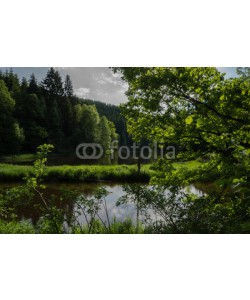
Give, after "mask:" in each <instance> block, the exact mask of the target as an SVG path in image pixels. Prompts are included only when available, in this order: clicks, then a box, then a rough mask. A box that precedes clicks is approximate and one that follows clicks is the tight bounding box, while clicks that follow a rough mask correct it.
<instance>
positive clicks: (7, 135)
mask: <svg viewBox="0 0 250 300" xmlns="http://www.w3.org/2000/svg"><path fill="white" fill-rule="evenodd" d="M113 139H119V140H120V143H121V144H127V143H128V141H129V138H128V134H127V132H126V127H125V121H124V118H123V117H122V116H121V114H120V110H119V108H118V107H116V106H113V105H107V104H105V103H102V102H96V101H91V100H84V99H79V98H77V97H76V96H75V95H74V93H73V85H72V82H71V79H70V76H69V75H67V76H66V78H65V80H64V81H63V80H62V78H61V76H60V74H59V72H58V71H57V70H55V69H54V68H50V69H49V70H48V72H47V74H46V77H45V78H44V79H43V80H42V82H38V81H37V79H36V77H35V75H34V74H32V75H31V76H30V79H29V80H27V79H26V78H23V79H22V80H20V79H19V78H18V75H17V74H15V73H14V72H13V71H12V70H9V71H5V72H4V73H3V72H1V71H0V154H16V153H19V152H34V151H35V150H36V148H37V146H38V145H41V144H44V143H50V144H53V145H54V146H55V149H56V151H57V152H64V153H67V152H71V151H74V148H75V147H76V146H77V145H78V144H79V143H83V142H85V143H93V142H98V143H101V144H103V145H105V146H106V147H108V145H109V143H110V142H111V141H112V140H113Z"/></svg>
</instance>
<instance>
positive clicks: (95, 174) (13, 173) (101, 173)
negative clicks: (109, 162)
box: [0, 164, 152, 182]
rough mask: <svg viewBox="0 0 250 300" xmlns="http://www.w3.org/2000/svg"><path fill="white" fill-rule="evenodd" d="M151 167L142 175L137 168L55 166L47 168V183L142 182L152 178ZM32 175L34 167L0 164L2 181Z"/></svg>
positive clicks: (123, 166)
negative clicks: (55, 181) (52, 181)
mask: <svg viewBox="0 0 250 300" xmlns="http://www.w3.org/2000/svg"><path fill="white" fill-rule="evenodd" d="M151 172H152V171H150V170H149V167H145V168H142V171H141V172H140V174H138V172H137V168H136V166H134V165H132V166H127V165H115V166H96V165H93V166H53V167H47V176H46V181H50V180H58V181H71V182H74V181H81V182H83V181H100V180H107V181H123V182H126V181H127V182H135V181H137V182H140V181H148V180H149V178H150V173H151ZM29 174H32V166H19V165H11V164H0V181H22V179H23V178H24V177H25V176H27V175H29Z"/></svg>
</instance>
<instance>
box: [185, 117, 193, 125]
mask: <svg viewBox="0 0 250 300" xmlns="http://www.w3.org/2000/svg"><path fill="white" fill-rule="evenodd" d="M185 123H186V124H187V125H191V124H192V123H193V117H192V116H188V117H187V118H186V119H185Z"/></svg>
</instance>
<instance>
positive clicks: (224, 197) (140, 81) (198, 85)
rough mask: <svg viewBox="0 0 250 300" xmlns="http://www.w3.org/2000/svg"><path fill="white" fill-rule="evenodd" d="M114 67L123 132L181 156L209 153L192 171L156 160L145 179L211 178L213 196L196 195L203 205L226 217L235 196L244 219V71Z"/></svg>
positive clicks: (249, 121)
mask: <svg viewBox="0 0 250 300" xmlns="http://www.w3.org/2000/svg"><path fill="white" fill-rule="evenodd" d="M117 70H119V71H121V72H122V75H123V79H124V80H125V81H127V83H128V85H129V89H128V91H127V95H128V97H129V102H128V103H125V104H123V105H122V111H123V114H124V116H125V117H126V119H127V123H128V132H129V133H131V134H133V137H134V139H135V140H140V139H141V138H142V137H143V136H144V137H146V138H147V139H149V140H151V141H158V142H165V143H167V144H174V145H178V147H179V149H180V150H181V153H180V154H179V155H178V156H179V157H180V156H183V157H184V156H186V159H188V157H189V158H192V159H194V158H196V159H198V158H199V157H201V156H204V155H205V154H207V153H210V154H211V153H213V156H211V158H210V159H209V160H208V161H207V162H206V163H204V164H203V165H201V166H200V167H199V168H195V169H192V170H190V169H189V170H188V169H185V168H179V169H178V168H175V167H174V166H173V165H172V163H171V162H164V161H159V162H158V163H157V164H156V166H155V170H156V173H155V176H154V177H153V178H152V179H151V182H153V183H154V184H160V185H165V186H168V187H172V186H176V185H177V186H186V185H188V184H190V183H192V182H195V181H215V184H216V186H217V187H218V192H217V194H216V195H215V196H214V197H215V199H216V200H214V198H213V197H212V196H211V198H210V200H209V201H210V202H209V201H207V200H206V199H202V202H204V205H205V203H206V201H207V203H211V212H210V213H211V215H212V214H213V213H212V211H213V209H215V208H216V207H217V204H216V201H217V202H218V203H222V204H221V205H222V206H221V207H222V208H225V211H224V213H225V216H226V215H227V212H226V207H227V205H229V206H230V205H231V204H230V203H231V202H230V201H235V203H237V201H238V199H241V200H242V201H243V204H242V205H243V206H244V207H246V209H245V210H241V213H242V217H246V218H247V217H248V215H247V211H248V209H249V208H248V207H249V200H250V197H249V195H250V190H249V187H250V185H249V182H250V169H249V165H250V155H249V149H250V134H249V132H250V131H249V129H250V115H249V111H250V101H249V96H250V86H249V83H248V82H247V76H248V75H247V74H248V70H239V69H238V73H239V74H240V75H242V77H241V78H231V79H225V78H224V77H223V75H222V74H221V73H219V72H218V70H217V69H216V68H193V67H183V68H158V67H157V68H116V69H114V71H117ZM243 79H244V80H243ZM197 203H199V200H197ZM204 210H206V208H205V207H204V208H202V211H204ZM222 210H223V209H222ZM220 211H221V210H220ZM225 218H226V217H225ZM232 219H233V217H232ZM235 222H236V221H235ZM235 224H236V223H235Z"/></svg>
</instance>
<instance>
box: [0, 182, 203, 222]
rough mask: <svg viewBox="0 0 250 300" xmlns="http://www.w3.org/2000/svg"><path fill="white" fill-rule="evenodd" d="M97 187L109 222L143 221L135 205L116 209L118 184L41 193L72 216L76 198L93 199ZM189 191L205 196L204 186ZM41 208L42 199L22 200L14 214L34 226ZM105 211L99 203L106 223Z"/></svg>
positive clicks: (49, 188) (49, 187) (61, 186)
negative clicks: (100, 190) (114, 220)
mask: <svg viewBox="0 0 250 300" xmlns="http://www.w3.org/2000/svg"><path fill="white" fill-rule="evenodd" d="M137 185H138V184H137ZM15 186H17V184H13V183H4V184H3V183H0V191H1V190H6V189H8V188H11V187H15ZM134 186H135V184H134ZM140 186H141V187H142V188H143V187H145V188H147V185H143V184H140ZM100 187H102V188H105V189H106V190H107V192H108V195H107V196H106V197H105V200H106V206H107V212H108V218H109V220H113V219H114V218H115V219H116V220H117V221H124V220H125V219H127V218H130V219H131V220H132V221H133V222H134V223H135V222H136V220H138V217H139V218H140V219H141V220H142V218H143V216H142V215H141V216H140V213H138V209H137V206H136V203H133V202H128V203H125V204H121V205H119V206H117V205H116V203H117V201H118V199H120V197H122V196H124V195H126V192H125V190H124V186H123V185H121V184H117V183H113V184H110V183H109V184H106V183H81V184H79V183H78V184H48V185H47V188H46V190H45V191H44V198H45V199H46V200H47V201H48V204H50V205H51V204H52V203H53V205H55V206H57V207H58V208H63V209H65V210H67V211H69V212H71V213H75V212H78V211H79V210H78V209H77V208H76V200H77V197H81V195H83V196H85V197H89V198H92V197H93V195H94V193H95V192H96V191H97V190H98V188H100ZM188 189H189V191H190V192H191V193H194V194H198V195H202V194H204V193H207V190H206V186H202V185H199V189H198V188H197V187H194V186H190V187H188ZM69 191H70V192H73V193H74V196H73V197H72V195H71V196H70V197H67V193H68V192H69ZM167 194H168V190H166V195H167ZM40 207H41V199H40V198H39V197H36V198H35V199H34V200H32V203H31V202H29V200H27V199H23V202H21V203H19V204H18V205H17V206H16V207H15V214H17V216H18V218H19V219H20V220H22V219H31V220H32V222H33V223H34V224H36V223H37V221H38V220H39V218H40V217H41V216H42V212H41V209H40ZM104 208H105V207H104V204H103V203H102V205H100V210H99V216H100V217H101V218H102V220H104V221H105V222H106V221H107V215H106V211H105V209H104ZM146 213H147V215H148V216H150V218H151V219H152V220H158V219H161V217H160V216H159V215H157V213H156V212H154V211H153V210H152V209H147V211H146ZM77 219H78V221H79V223H81V224H85V223H86V219H85V217H84V215H83V214H82V213H81V212H80V214H79V216H78V217H77Z"/></svg>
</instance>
